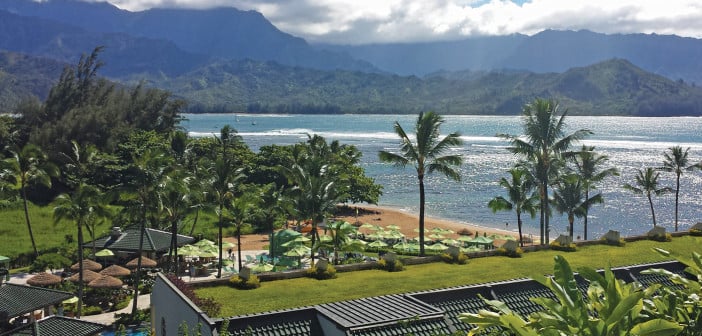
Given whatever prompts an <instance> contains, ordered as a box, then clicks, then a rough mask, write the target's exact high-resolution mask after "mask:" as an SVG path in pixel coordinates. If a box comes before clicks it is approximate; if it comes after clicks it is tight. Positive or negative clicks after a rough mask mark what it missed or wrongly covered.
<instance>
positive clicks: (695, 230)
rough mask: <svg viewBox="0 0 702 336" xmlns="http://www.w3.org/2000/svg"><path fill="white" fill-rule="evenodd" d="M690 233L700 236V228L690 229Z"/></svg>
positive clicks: (701, 232) (701, 234)
mask: <svg viewBox="0 0 702 336" xmlns="http://www.w3.org/2000/svg"><path fill="white" fill-rule="evenodd" d="M690 235H691V236H697V237H699V236H702V230H697V229H690Z"/></svg>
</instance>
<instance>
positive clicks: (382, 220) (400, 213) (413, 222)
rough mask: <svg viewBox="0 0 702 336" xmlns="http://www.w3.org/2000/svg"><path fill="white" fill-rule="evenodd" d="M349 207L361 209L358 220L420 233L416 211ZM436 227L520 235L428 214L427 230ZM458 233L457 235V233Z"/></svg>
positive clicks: (351, 219)
mask: <svg viewBox="0 0 702 336" xmlns="http://www.w3.org/2000/svg"><path fill="white" fill-rule="evenodd" d="M348 208H349V209H355V208H358V209H359V216H358V221H359V222H361V223H370V224H378V225H380V226H387V225H391V224H395V225H397V226H399V227H400V230H399V231H400V232H402V233H404V234H405V235H407V236H408V237H416V236H418V233H417V232H415V231H414V229H416V228H418V223H419V214H418V213H414V212H409V211H406V210H403V209H401V208H396V207H391V206H383V205H372V204H362V205H361V204H359V205H348ZM361 209H365V210H366V211H369V212H378V213H377V214H374V213H371V214H363V213H361V212H363V211H362V210H361ZM335 219H337V220H345V221H347V222H349V223H354V222H356V216H355V215H344V216H337V217H336V218H335ZM434 227H441V228H444V229H451V230H453V231H455V232H457V233H458V232H459V231H461V230H469V231H470V232H471V234H472V235H474V234H475V232H476V231H477V232H479V233H480V234H487V235H492V234H497V235H510V236H513V237H515V238H518V237H519V232H518V231H517V228H516V227H515V228H514V231H513V230H512V229H499V228H493V227H488V226H483V225H478V224H474V223H470V222H462V221H456V220H452V219H447V218H441V217H433V216H426V215H425V217H424V228H425V230H426V231H430V230H431V229H432V228H434ZM457 233H456V235H457ZM523 234H524V236H525V237H528V235H529V234H528V233H523Z"/></svg>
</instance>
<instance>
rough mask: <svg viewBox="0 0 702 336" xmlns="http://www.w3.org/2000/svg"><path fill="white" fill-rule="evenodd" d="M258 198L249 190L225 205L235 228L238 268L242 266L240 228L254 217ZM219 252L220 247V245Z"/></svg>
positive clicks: (220, 261)
mask: <svg viewBox="0 0 702 336" xmlns="http://www.w3.org/2000/svg"><path fill="white" fill-rule="evenodd" d="M258 200H259V199H258V198H257V197H256V196H255V195H254V194H253V193H251V192H245V193H243V194H242V195H241V196H239V197H236V198H234V199H232V200H231V202H230V203H229V204H228V205H227V208H228V209H229V213H230V214H231V217H232V218H231V222H232V223H233V224H234V228H235V229H236V245H237V246H236V252H237V260H238V262H239V269H241V267H242V260H241V229H242V228H243V227H244V225H246V224H247V223H250V222H251V220H252V219H254V217H255V215H256V213H255V209H258V204H257V203H258ZM220 252H221V247H220ZM219 263H220V267H221V264H222V259H220V260H219Z"/></svg>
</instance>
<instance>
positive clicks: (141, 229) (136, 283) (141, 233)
mask: <svg viewBox="0 0 702 336" xmlns="http://www.w3.org/2000/svg"><path fill="white" fill-rule="evenodd" d="M142 211H143V214H144V216H143V217H142V218H143V219H142V220H141V223H140V224H139V250H138V254H137V258H138V259H137V268H136V274H135V275H134V299H133V300H132V318H135V317H136V314H137V301H138V300H139V282H141V254H142V253H143V246H144V231H146V207H144V209H143V210H142Z"/></svg>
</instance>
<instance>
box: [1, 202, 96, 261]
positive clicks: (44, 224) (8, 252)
mask: <svg viewBox="0 0 702 336" xmlns="http://www.w3.org/2000/svg"><path fill="white" fill-rule="evenodd" d="M0 218H2V221H0V237H3V242H2V243H1V244H0V255H4V256H7V257H11V258H14V257H16V256H17V255H19V254H21V253H32V242H31V240H30V239H29V231H28V230H27V223H26V222H25V218H24V210H22V207H21V206H20V207H17V208H12V209H3V210H2V211H0ZM29 218H30V220H31V223H32V232H33V233H34V240H35V242H36V244H37V249H38V250H39V251H40V253H41V251H42V250H44V249H48V248H53V247H57V246H60V245H62V244H65V243H66V236H67V235H70V236H71V239H73V240H74V241H76V235H77V232H76V231H77V229H76V227H75V224H74V223H73V222H71V221H62V222H60V223H58V224H54V219H53V208H52V207H50V206H45V207H38V206H35V205H33V204H30V205H29ZM109 227H110V224H109V223H105V224H103V225H101V226H100V227H99V228H100V229H99V230H98V232H104V233H107V232H108V229H109ZM85 235H86V236H85V237H86V241H87V240H88V239H89V236H88V234H87V232H86V233H85Z"/></svg>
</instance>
